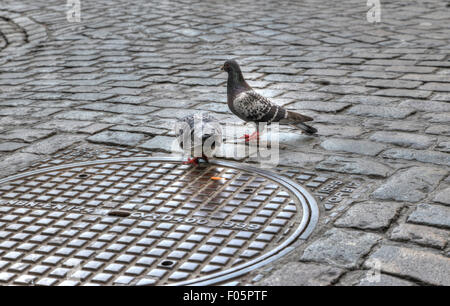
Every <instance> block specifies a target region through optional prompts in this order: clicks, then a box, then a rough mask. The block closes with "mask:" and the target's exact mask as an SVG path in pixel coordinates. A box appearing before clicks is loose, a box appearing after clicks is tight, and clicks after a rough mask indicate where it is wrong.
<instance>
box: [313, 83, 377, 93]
mask: <svg viewBox="0 0 450 306" xmlns="http://www.w3.org/2000/svg"><path fill="white" fill-rule="evenodd" d="M320 91H324V92H330V93H335V94H340V95H347V94H354V95H358V94H367V93H368V92H370V91H371V88H367V87H365V86H359V85H329V86H325V87H322V88H320Z"/></svg>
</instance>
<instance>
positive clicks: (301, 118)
mask: <svg viewBox="0 0 450 306" xmlns="http://www.w3.org/2000/svg"><path fill="white" fill-rule="evenodd" d="M287 119H288V120H290V121H294V122H307V121H313V118H311V117H308V116H305V115H302V114H299V113H295V112H291V111H288V113H287Z"/></svg>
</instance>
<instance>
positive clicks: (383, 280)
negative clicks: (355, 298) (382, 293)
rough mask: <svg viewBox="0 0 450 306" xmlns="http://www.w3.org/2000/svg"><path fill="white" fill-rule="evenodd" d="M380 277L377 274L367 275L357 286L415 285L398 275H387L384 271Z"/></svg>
mask: <svg viewBox="0 0 450 306" xmlns="http://www.w3.org/2000/svg"><path fill="white" fill-rule="evenodd" d="M379 276H380V278H379V279H377V278H376V276H374V277H365V278H363V279H362V280H361V281H360V282H359V283H358V284H357V286H364V287H367V286H383V287H387V286H390V287H399V286H401V287H403V286H415V284H414V283H411V282H409V281H407V280H404V279H401V278H398V277H394V276H391V275H387V274H384V273H380V275H379Z"/></svg>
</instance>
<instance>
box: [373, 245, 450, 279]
mask: <svg viewBox="0 0 450 306" xmlns="http://www.w3.org/2000/svg"><path fill="white" fill-rule="evenodd" d="M375 260H376V261H378V262H379V263H380V265H379V266H380V268H381V271H383V272H386V273H389V274H394V275H398V276H404V277H405V276H406V277H410V278H413V279H416V280H417V281H419V282H424V283H427V284H432V285H444V286H448V285H449V284H450V280H449V278H448V275H449V273H450V262H449V260H448V258H446V257H444V256H441V255H436V254H433V253H430V252H426V251H423V250H416V249H412V248H407V247H398V246H390V245H383V246H382V247H381V248H380V249H378V250H377V251H376V252H375V253H373V254H372V255H371V256H370V257H369V259H368V260H367V261H366V263H365V266H366V267H368V268H370V267H372V266H373V264H374V262H375ZM370 263H372V264H370Z"/></svg>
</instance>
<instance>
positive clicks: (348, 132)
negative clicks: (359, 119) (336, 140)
mask: <svg viewBox="0 0 450 306" xmlns="http://www.w3.org/2000/svg"><path fill="white" fill-rule="evenodd" d="M314 127H315V128H316V129H317V130H318V132H317V133H318V134H319V135H324V136H343V137H356V136H359V135H361V134H363V133H364V130H363V129H362V128H361V127H359V126H346V125H327V124H320V123H315V124H314Z"/></svg>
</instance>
